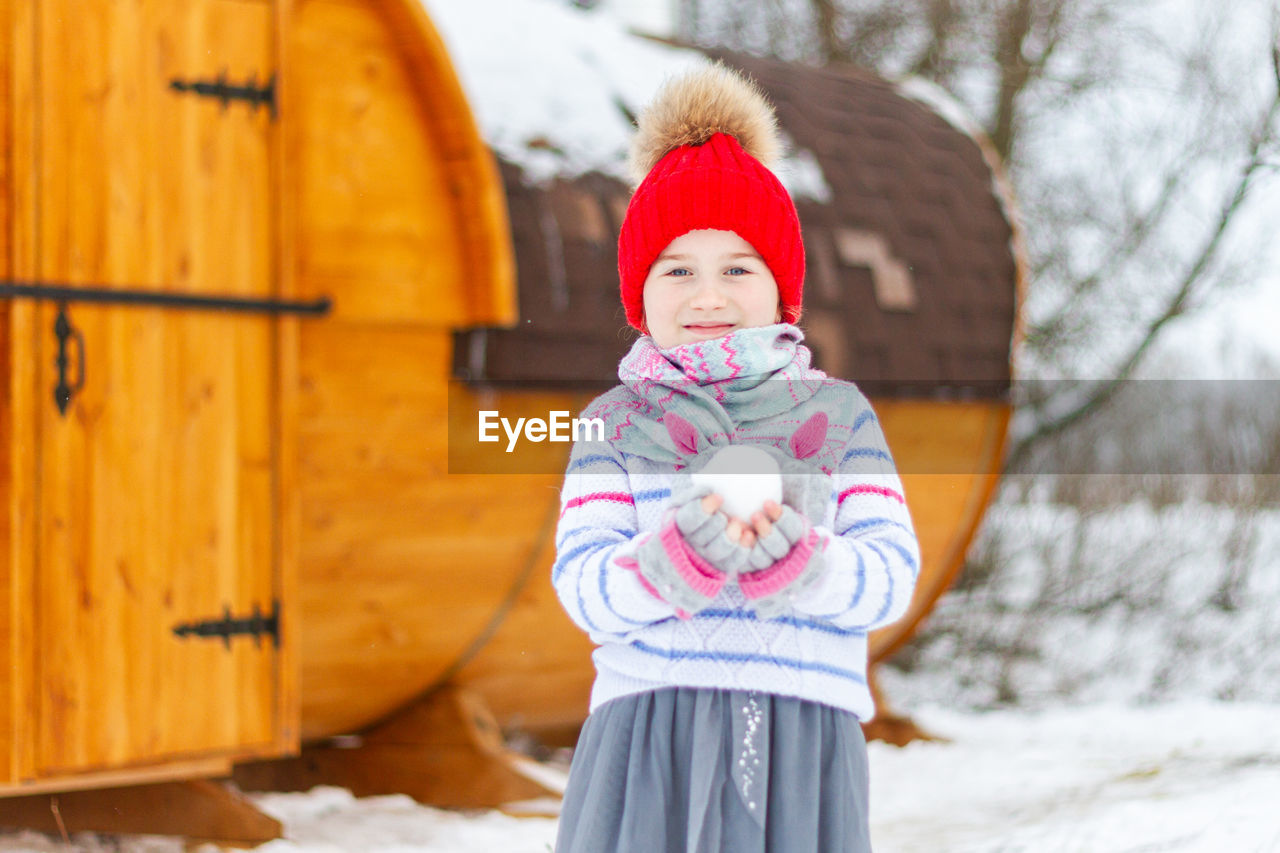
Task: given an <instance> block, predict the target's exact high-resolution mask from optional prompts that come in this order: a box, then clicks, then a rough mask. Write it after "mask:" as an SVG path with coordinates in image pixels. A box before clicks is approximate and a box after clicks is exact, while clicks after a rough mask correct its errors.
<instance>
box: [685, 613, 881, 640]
mask: <svg viewBox="0 0 1280 853" xmlns="http://www.w3.org/2000/svg"><path fill="white" fill-rule="evenodd" d="M703 618H706V619H738V620H742V621H747V622H758V621H760V618H759V617H758V616H756V614H755V613H753V612H751V611H750V610H713V609H707V610H702V611H699V612H698V613H695V614H694V616H693V619H694V621H695V622H696V621H697V620H699V619H703ZM770 621H771V622H781V623H782V624H784V625H790V626H792V627H793V628H804V629H807V630H811V631H821V632H822V633H824V634H835V635H836V636H838V637H850V636H855V635H865V634H866V633H867V632H866V631H863V630H862V629H861V628H841V627H840V626H839V625H832V624H831V623H829V622H819V621H815V620H812V619H798V618H796V617H794V616H784V617H780V618H777V619H771V620H770Z"/></svg>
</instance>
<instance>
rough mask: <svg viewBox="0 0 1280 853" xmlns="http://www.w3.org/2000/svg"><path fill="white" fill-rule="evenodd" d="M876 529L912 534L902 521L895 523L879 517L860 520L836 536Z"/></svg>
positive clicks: (890, 519)
mask: <svg viewBox="0 0 1280 853" xmlns="http://www.w3.org/2000/svg"><path fill="white" fill-rule="evenodd" d="M876 527H896V528H898V529H899V530H902V531H903V532H904V533H910V532H911V530H910V529H909V528H908V527H907V526H906V525H905V524H903V523H902V522H900V521H894V520H893V519H892V518H884V517H877V518H863V519H859V520H858V521H855V522H854V523H853V524H850V525H849V526H848V527H846V528H845V529H844V530H841V531H840V532H839V533H837V534H836V535H837V536H848V535H849V534H850V533H861V532H862V531H864V530H871V529H873V528H876Z"/></svg>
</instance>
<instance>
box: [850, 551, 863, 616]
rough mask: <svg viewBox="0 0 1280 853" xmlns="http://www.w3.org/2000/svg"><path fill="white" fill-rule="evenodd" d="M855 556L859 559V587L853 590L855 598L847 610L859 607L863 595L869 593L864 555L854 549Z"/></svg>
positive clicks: (851, 600)
mask: <svg viewBox="0 0 1280 853" xmlns="http://www.w3.org/2000/svg"><path fill="white" fill-rule="evenodd" d="M853 556H855V557H857V558H858V585H857V586H855V587H854V588H853V598H851V599H850V600H849V606H848V607H846V608H845V609H846V610H852V609H853V608H855V607H857V606H858V602H860V601H862V594H863V593H864V592H866V591H867V561H866V560H864V559H862V553H861V552H860V551H858V550H857V549H854V552H853Z"/></svg>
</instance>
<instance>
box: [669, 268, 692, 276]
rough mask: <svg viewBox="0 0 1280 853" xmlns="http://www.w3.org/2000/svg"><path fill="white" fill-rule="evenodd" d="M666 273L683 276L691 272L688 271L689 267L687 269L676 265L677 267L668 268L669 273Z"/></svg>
mask: <svg viewBox="0 0 1280 853" xmlns="http://www.w3.org/2000/svg"><path fill="white" fill-rule="evenodd" d="M666 274H667V275H681V276H683V275H689V274H690V273H689V271H688V270H687V269H685V268H684V267H676V268H675V269H670V270H667V273H666Z"/></svg>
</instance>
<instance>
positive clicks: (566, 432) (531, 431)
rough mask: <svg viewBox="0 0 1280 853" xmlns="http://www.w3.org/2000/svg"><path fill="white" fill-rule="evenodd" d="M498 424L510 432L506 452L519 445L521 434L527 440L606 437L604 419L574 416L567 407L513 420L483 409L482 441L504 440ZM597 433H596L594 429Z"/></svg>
mask: <svg viewBox="0 0 1280 853" xmlns="http://www.w3.org/2000/svg"><path fill="white" fill-rule="evenodd" d="M499 427H501V430H502V432H504V433H506V435H507V453H511V452H513V451H514V450H515V449H516V443H517V442H519V441H520V438H521V436H523V437H524V439H525V440H526V441H532V442H534V443H537V442H540V441H563V442H569V441H579V440H580V439H581V440H585V441H593V440H594V441H604V419H602V418H571V417H570V416H569V412H567V411H554V412H548V413H547V418H546V419H545V420H544V419H542V418H516V419H515V423H514V424H512V422H511V420H510V419H509V418H504V417H502V416H501V415H500V414H499V413H498V412H497V411H493V410H486V411H482V412H480V427H479V435H480V441H482V442H494V441H501V440H502V436H501V435H500V434H499V433H498V430H499ZM593 431H594V433H595V435H594V437H593V435H592V433H593Z"/></svg>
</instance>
